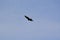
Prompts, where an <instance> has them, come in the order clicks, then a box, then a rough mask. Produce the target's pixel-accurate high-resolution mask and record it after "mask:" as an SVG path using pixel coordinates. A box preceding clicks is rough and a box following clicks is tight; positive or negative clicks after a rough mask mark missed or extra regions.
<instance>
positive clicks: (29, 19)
mask: <svg viewBox="0 0 60 40" xmlns="http://www.w3.org/2000/svg"><path fill="white" fill-rule="evenodd" d="M24 17H25V18H26V19H27V20H28V21H33V20H32V19H31V18H29V17H28V16H24Z"/></svg>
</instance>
